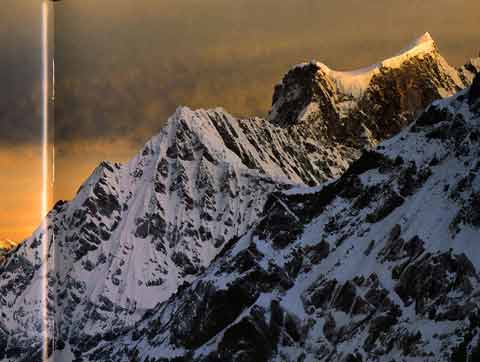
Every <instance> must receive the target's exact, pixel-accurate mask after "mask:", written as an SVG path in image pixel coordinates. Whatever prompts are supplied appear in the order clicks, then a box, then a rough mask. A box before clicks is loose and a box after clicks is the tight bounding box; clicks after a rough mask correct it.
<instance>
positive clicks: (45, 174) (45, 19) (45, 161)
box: [41, 0, 50, 362]
mask: <svg viewBox="0 0 480 362" xmlns="http://www.w3.org/2000/svg"><path fill="white" fill-rule="evenodd" d="M48 12H49V4H48V0H42V31H41V33H42V205H41V213H42V215H41V216H42V220H43V222H42V229H43V238H42V268H41V271H42V357H43V361H45V362H47V361H48V339H49V336H48V328H49V326H48V243H49V236H48V220H47V217H46V215H47V213H48V198H49V167H48V166H49V153H48V147H49V83H50V71H49V64H50V62H49V41H48V37H49V31H48V30H49V14H48Z"/></svg>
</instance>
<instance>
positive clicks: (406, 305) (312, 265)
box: [86, 75, 480, 362]
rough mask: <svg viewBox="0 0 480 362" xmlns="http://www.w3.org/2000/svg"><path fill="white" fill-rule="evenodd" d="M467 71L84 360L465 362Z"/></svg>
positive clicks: (473, 138) (475, 339) (471, 183)
mask: <svg viewBox="0 0 480 362" xmlns="http://www.w3.org/2000/svg"><path fill="white" fill-rule="evenodd" d="M479 143H480V75H479V76H477V78H476V80H475V81H474V85H473V86H472V87H471V88H470V89H469V90H467V91H462V92H459V93H458V94H457V95H456V96H454V97H451V98H448V99H445V100H442V101H437V102H434V103H433V104H432V105H431V106H430V107H428V109H427V110H426V111H425V112H424V113H422V114H421V115H420V117H419V118H418V119H417V120H416V122H415V123H413V125H411V126H409V127H408V128H407V129H406V130H404V131H402V132H401V133H400V134H398V135H397V136H395V137H393V138H392V139H390V140H387V141H385V142H383V143H381V144H380V145H379V146H378V147H377V148H376V149H375V150H371V151H366V152H365V153H364V154H363V155H362V157H361V158H360V159H359V160H357V161H355V162H354V163H353V164H352V165H351V166H350V168H349V169H348V170H347V171H346V172H345V173H344V174H343V175H342V176H341V177H340V178H339V179H337V180H336V181H333V182H330V183H327V184H324V185H323V186H321V187H316V188H304V191H303V192H302V190H301V188H296V189H295V190H294V191H287V192H276V193H274V194H272V195H271V197H270V198H269V201H268V202H267V204H266V207H265V210H264V217H263V218H262V219H261V220H259V222H258V223H257V224H256V226H255V227H254V228H252V229H251V230H250V231H249V232H247V233H246V234H245V235H244V236H243V237H241V238H240V239H234V240H232V241H231V242H229V243H228V244H227V245H226V246H225V248H224V249H223V250H222V252H221V253H220V254H219V255H218V256H217V258H216V259H215V260H214V261H213V263H212V264H211V265H210V266H209V267H208V269H207V270H206V271H205V273H203V274H202V276H200V277H199V278H197V279H196V280H194V281H193V282H192V283H191V284H190V285H188V286H185V287H183V288H182V289H181V290H179V291H178V292H177V293H176V294H175V295H173V296H172V297H171V298H170V299H169V300H168V301H166V302H164V303H160V304H159V305H158V306H157V307H156V308H155V309H154V310H153V311H150V312H149V313H147V314H146V315H145V316H144V317H143V319H142V320H141V321H140V322H139V323H137V324H136V325H135V327H133V328H132V329H131V330H130V331H129V332H127V333H126V334H125V335H123V336H121V337H119V338H117V339H115V340H114V341H112V342H109V341H106V342H105V341H102V342H100V343H98V345H97V346H96V348H94V349H93V350H92V351H90V352H89V353H87V354H86V360H88V361H97V362H103V361H110V360H115V361H118V362H121V361H132V360H134V361H149V362H152V361H209V362H211V361H348V362H359V361H378V362H388V361H408V362H410V361H412V362H413V361H423V362H434V361H435V362H439V361H440V362H442V361H445V362H447V361H476V360H478V358H479V356H480V339H479V337H480V295H479V293H478V287H479V283H480V274H479V270H480V249H479V248H478V245H477V244H478V241H479V240H480V213H479V210H480V173H479V170H480V147H479V146H480V144H479Z"/></svg>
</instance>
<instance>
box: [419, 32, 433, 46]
mask: <svg viewBox="0 0 480 362" xmlns="http://www.w3.org/2000/svg"><path fill="white" fill-rule="evenodd" d="M433 41H434V40H433V38H432V36H431V35H430V33H429V32H428V31H427V32H426V33H424V34H423V35H422V36H420V37H418V38H417V39H416V40H415V44H417V45H418V44H422V43H427V42H433Z"/></svg>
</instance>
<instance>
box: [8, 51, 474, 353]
mask: <svg viewBox="0 0 480 362" xmlns="http://www.w3.org/2000/svg"><path fill="white" fill-rule="evenodd" d="M421 54H423V53H419V54H416V55H415V56H412V57H411V58H407V59H410V60H412V59H414V60H415V61H414V62H413V63H412V64H411V65H409V66H408V67H407V68H408V72H405V69H406V68H405V67H406V66H405V65H404V64H403V63H402V64H400V65H399V66H398V68H395V69H397V70H398V72H397V73H392V74H390V73H389V74H390V75H389V77H390V78H389V79H390V81H396V77H401V79H403V81H407V80H408V81H409V82H415V84H416V86H415V87H407V88H405V89H404V88H395V87H394V88H392V89H390V88H388V89H390V90H389V91H388V92H385V89H387V88H385V87H386V86H384V88H382V89H383V91H382V92H383V93H382V97H381V100H382V101H381V102H380V101H379V102H378V104H376V106H375V107H373V108H371V109H369V108H365V110H364V112H363V113H358V112H357V113H356V115H357V116H358V117H360V115H361V116H362V117H363V116H365V117H366V118H365V119H366V120H368V122H370V123H368V122H367V121H365V122H364V119H363V118H362V119H361V120H359V121H358V122H360V123H356V126H355V127H356V128H358V129H362V130H364V132H363V131H362V133H361V134H360V133H358V134H357V133H352V134H350V135H349V136H348V137H346V136H345V131H344V129H345V127H344V126H343V125H344V124H346V123H345V122H344V120H343V118H342V119H340V118H336V119H337V121H338V123H337V124H336V126H335V127H333V128H328V132H324V130H325V128H324V127H323V126H322V124H321V119H315V120H314V121H312V122H301V123H293V124H286V123H285V122H279V118H276V119H275V120H272V122H269V121H268V120H263V119H260V118H252V119H237V118H235V117H232V116H231V115H229V114H228V113H227V112H225V111H224V110H222V109H215V110H208V111H205V110H198V111H192V110H190V109H188V108H185V107H183V108H179V109H178V110H177V112H176V113H175V114H174V115H173V116H172V117H171V118H170V119H169V121H168V123H167V125H166V126H165V127H164V128H163V129H162V131H161V132H160V133H159V134H158V135H157V136H155V137H153V138H152V139H151V140H150V141H149V142H148V143H147V144H146V145H145V147H144V148H143V149H142V150H141V151H140V153H139V154H138V155H137V156H136V157H134V158H133V159H132V160H131V161H130V162H128V163H126V164H123V165H121V164H112V163H108V162H104V163H102V164H101V165H100V166H99V167H98V168H97V169H96V170H95V171H94V172H93V174H92V175H91V176H90V178H89V179H88V180H87V181H86V182H85V183H84V184H83V185H82V186H81V188H80V190H79V192H78V194H77V195H76V197H75V198H74V199H73V200H71V201H68V202H59V203H58V204H57V205H56V206H55V208H54V209H53V210H52V211H51V213H50V214H49V217H48V221H49V222H48V224H49V231H50V232H49V237H50V240H49V242H50V244H49V245H50V257H49V265H50V267H51V268H52V270H51V272H50V275H49V287H50V291H49V296H50V305H49V306H50V314H51V318H52V319H56V323H55V328H56V332H55V343H56V344H57V347H58V350H59V351H62V352H59V353H62V355H61V356H60V357H58V356H57V357H58V359H59V360H65V361H69V360H70V359H72V358H71V356H72V355H71V354H70V353H71V352H73V353H74V354H75V355H76V356H80V355H82V353H84V352H85V351H88V350H90V349H91V348H93V346H95V345H96V344H97V343H98V342H99V341H100V340H102V339H103V340H111V339H113V338H114V337H115V336H118V335H121V334H123V333H125V331H126V330H128V329H129V328H130V327H131V326H132V325H133V324H134V323H136V322H137V321H138V320H139V319H140V318H141V317H142V316H143V314H144V313H145V312H146V311H149V310H151V308H153V307H154V306H156V305H157V303H160V302H162V301H165V300H167V299H168V298H169V297H170V296H171V294H172V293H174V292H175V291H176V290H177V289H178V287H179V286H181V285H182V284H183V283H184V282H191V281H193V280H194V279H195V278H196V277H198V276H199V275H202V274H203V272H204V270H205V269H206V268H208V266H209V265H210V262H211V260H212V259H213V258H215V257H216V255H217V254H218V253H219V251H220V250H222V248H223V247H224V246H225V244H226V243H228V242H229V241H231V240H236V239H237V238H239V237H240V236H241V235H243V234H244V233H245V232H247V231H248V230H250V229H251V227H252V225H254V224H255V222H256V221H257V220H258V218H259V214H260V213H261V212H262V210H263V209H264V204H265V202H266V200H267V199H268V195H269V194H270V193H271V192H274V191H281V190H282V189H285V188H287V187H288V188H290V187H292V186H302V185H303V186H305V185H306V184H308V185H318V184H320V183H321V182H324V181H328V180H332V179H334V178H336V177H339V176H340V175H342V173H343V172H344V171H345V169H346V168H347V167H348V165H349V164H351V162H352V161H353V160H355V159H357V158H358V157H359V156H360V153H361V148H362V147H365V146H371V145H374V144H376V142H377V141H379V140H382V139H384V138H386V137H389V136H390V135H392V134H393V133H395V132H396V131H397V130H399V127H397V128H392V127H391V126H390V125H391V124H395V122H396V121H395V120H396V119H397V118H396V115H397V112H403V111H402V110H404V109H406V108H404V103H403V102H398V99H399V98H402V94H403V93H402V92H406V93H405V94H406V95H407V96H406V97H407V98H409V97H411V98H415V97H419V98H421V99H422V101H421V102H420V103H418V105H419V106H421V107H423V106H425V105H426V102H427V101H428V100H429V99H431V98H436V97H441V96H442V95H444V94H449V93H448V92H446V93H442V92H440V90H438V89H437V91H435V92H432V93H428V96H426V95H425V94H424V89H425V88H426V89H431V87H432V84H434V85H435V84H436V85H439V84H443V83H442V82H444V81H445V82H446V81H448V79H449V78H446V76H445V74H444V73H438V72H437V71H436V70H431V71H430V70H429V71H427V70H428V69H429V67H433V68H432V69H436V68H435V67H437V63H436V62H424V59H427V58H428V57H424V56H423V55H421ZM405 64H410V63H408V62H407V63H405ZM471 64H474V63H471ZM295 69H297V68H295ZM300 69H303V67H301V68H300ZM462 69H463V70H462V71H461V72H460V73H461V74H462V78H461V79H464V81H465V83H469V82H470V81H471V78H472V77H471V74H472V72H474V71H475V66H474V65H472V66H466V67H464V68H462ZM291 72H295V70H292V71H291ZM291 72H289V73H288V74H287V75H286V78H285V79H290V78H289V77H290V76H289V74H291ZM460 73H459V74H460ZM421 74H423V75H422V76H420V75H421ZM303 76H304V78H302V79H301V81H299V80H298V79H297V80H296V82H297V83H296V84H297V86H298V87H300V89H302V90H301V92H304V91H305V92H307V91H308V89H309V87H310V86H311V85H312V84H314V83H315V82H317V81H318V79H319V74H317V73H315V74H310V73H304V74H303ZM309 77H311V78H309ZM285 79H284V82H283V83H284V84H287V83H288V81H287V80H285ZM372 79H373V78H372ZM432 79H433V80H432ZM324 81H327V78H325V79H324ZM370 83H371V82H370ZM456 87H457V86H456ZM458 87H460V85H458ZM369 89H370V88H369ZM371 89H374V88H371ZM442 89H443V88H442ZM452 89H453V88H452ZM452 89H451V90H450V91H452V92H453V90H452ZM450 91H449V92H450ZM276 93H277V92H276ZM404 96H405V95H404ZM362 99H363V98H362ZM274 101H275V97H274ZM330 101H331V102H332V104H339V105H341V104H343V103H342V102H343V100H339V99H337V98H335V97H332V98H331V99H330ZM407 103H408V102H407ZM289 107H290V109H291V111H292V112H297V111H299V110H300V111H301V110H302V109H303V108H302V104H301V103H298V104H297V103H291V104H290V106H289ZM336 107H337V106H336ZM339 107H340V106H339ZM321 109H322V110H323V109H324V110H326V112H327V111H328V109H329V108H328V107H326V106H325V107H324V105H322V106H321ZM337 110H338V109H337ZM413 113H414V112H413V111H412V112H410V113H409V114H408V115H405V116H402V117H403V118H402V122H407V120H408V119H410V118H409V117H410V116H412V115H413ZM352 114H353V113H352ZM378 115H384V116H382V117H383V118H379V117H377V116H378ZM278 117H280V116H278ZM352 117H353V116H352ZM332 119H333V118H332ZM351 119H352V120H354V119H355V120H356V119H357V118H351ZM285 120H288V119H287V118H285ZM352 122H354V121H352ZM355 122H356V121H355ZM362 122H363V123H362ZM352 124H353V123H352ZM401 124H403V123H401ZM367 125H368V127H370V128H367ZM372 125H374V127H373V126H372ZM357 126H358V127H357ZM352 127H353V126H352ZM281 220H282V219H279V220H278V222H280V223H281ZM43 232H44V231H43V230H42V228H39V229H38V230H37V231H36V232H35V233H34V235H32V237H30V238H29V239H27V240H26V241H25V242H24V243H22V244H21V245H20V246H19V247H18V248H16V249H14V250H12V251H10V252H9V253H8V254H7V255H6V257H5V261H4V262H3V263H2V264H1V266H0V276H1V277H0V313H2V321H1V322H0V346H4V348H0V360H2V358H3V359H5V361H17V360H18V358H19V357H18V356H26V358H27V360H28V361H30V360H31V358H32V353H33V352H35V351H36V350H37V347H38V345H37V344H36V343H37V342H38V341H40V338H39V331H40V325H41V324H40V320H39V316H40V315H41V313H40V310H39V309H40V306H41V299H40V298H41V287H42V281H41V279H40V277H39V267H40V253H41V243H40V239H41V237H42V235H43ZM53 269H54V270H53ZM51 325H53V323H51ZM1 351H3V352H1ZM2 353H3V354H2ZM68 356H70V357H68ZM29 358H30V359H29Z"/></svg>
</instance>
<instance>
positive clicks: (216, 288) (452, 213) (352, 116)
mask: <svg viewBox="0 0 480 362" xmlns="http://www.w3.org/2000/svg"><path fill="white" fill-rule="evenodd" d="M479 69H480V61H479V60H478V59H476V60H472V61H470V62H469V63H468V64H467V65H466V66H464V67H462V68H460V69H455V68H453V67H451V66H450V65H448V63H447V62H446V61H445V59H444V58H442V57H441V55H440V54H439V53H438V50H437V47H436V45H435V43H434V42H433V40H432V39H431V38H430V36H429V35H428V34H426V35H424V36H422V37H421V38H420V39H418V40H417V41H415V42H414V43H413V44H412V45H411V46H410V47H408V48H407V49H405V50H404V51H402V52H401V53H400V54H398V55H397V56H395V57H393V58H390V59H387V60H384V61H382V62H381V63H379V64H378V65H375V66H372V67H369V68H366V69H363V70H358V71H353V72H337V71H333V70H331V69H329V68H328V67H326V66H325V65H323V64H321V63H317V62H311V63H307V64H301V65H298V66H296V67H294V68H293V69H291V70H290V71H289V72H288V73H287V74H286V75H285V77H284V79H283V80H282V82H281V83H279V84H278V85H277V86H276V88H275V92H274V97H273V104H272V110H271V112H270V113H269V117H268V119H260V118H251V119H237V118H235V117H233V116H231V115H229V114H228V113H227V112H226V111H224V110H222V109H214V110H197V111H192V110H190V109H188V108H185V107H182V108H179V109H178V110H177V111H176V113H175V114H174V115H173V116H172V117H171V118H170V119H169V120H168V122H167V125H166V126H165V127H164V128H163V129H162V130H161V131H160V133H159V134H158V135H156V136H154V137H153V138H152V139H151V140H150V141H148V142H147V144H146V145H145V146H144V147H143V149H142V150H141V151H140V152H139V154H138V155H137V156H135V157H134V158H133V159H132V160H131V161H129V162H128V163H126V164H112V163H109V162H103V163H102V164H101V165H100V166H99V167H98V168H97V169H96V170H95V171H94V172H93V174H92V175H91V176H90V177H89V179H88V180H87V181H86V182H85V183H84V184H83V185H82V186H81V187H80V189H79V191H78V193H77V195H76V196H75V198H74V199H73V200H71V201H68V202H59V203H57V205H56V206H55V208H54V209H53V210H52V211H51V212H50V213H49V215H48V228H49V233H48V235H49V238H50V257H51V260H50V264H49V265H50V267H51V270H50V273H49V287H50V288H51V289H50V293H49V298H50V299H49V312H50V318H51V320H52V323H51V325H52V326H53V325H54V339H53V338H52V345H54V346H55V352H54V353H53V355H52V358H53V357H55V360H57V361H76V362H79V361H105V362H106V361H149V362H152V361H169V360H172V361H173V360H175V356H176V357H178V360H181V361H192V360H198V361H257V360H258V361H268V360H278V361H297V360H299V359H300V360H304V361H307V360H311V361H314V360H315V361H316V360H325V361H330V360H339V361H340V360H342V359H345V360H346V361H357V360H358V361H367V360H370V359H371V358H374V357H375V358H377V357H378V361H384V360H385V361H390V360H392V358H393V359H394V360H395V358H397V357H398V358H403V357H401V356H408V358H410V356H412V357H411V358H412V361H414V360H415V359H413V358H417V360H418V358H420V359H421V360H422V361H423V360H429V358H430V360H431V361H438V360H442V358H443V360H445V361H449V359H448V358H450V357H449V356H451V353H450V352H451V351H450V350H451V349H452V348H453V347H455V346H456V347H458V348H457V349H456V351H458V352H455V353H459V354H461V353H470V349H471V348H470V346H472V343H475V340H476V338H477V337H476V335H475V329H472V328H470V329H468V328H467V326H472V325H473V324H472V323H476V322H474V321H472V322H471V323H470V322H468V323H467V321H468V320H470V319H469V318H473V316H474V315H475V311H476V308H477V304H476V300H475V299H474V294H472V291H473V290H474V289H475V287H476V280H477V279H476V278H477V272H476V270H477V261H476V260H475V259H471V256H472V255H473V256H475V255H476V254H475V253H476V251H475V249H474V246H473V244H472V243H471V242H470V241H471V240H473V239H475V237H477V239H478V235H479V234H478V230H477V229H476V227H477V226H478V224H477V223H479V222H478V220H477V219H478V215H476V214H475V212H474V211H471V210H472V208H473V210H475V208H474V207H473V206H475V203H476V202H477V201H478V200H477V197H476V196H475V195H476V193H475V192H477V191H478V190H477V188H478V187H479V184H478V180H477V179H476V172H477V170H478V166H476V160H477V159H478V154H477V153H478V145H477V147H476V148H475V142H477V140H476V138H475V137H478V136H479V135H480V134H479V133H478V130H477V129H476V127H477V124H476V122H477V121H478V113H476V112H477V111H476V107H477V104H478V103H476V98H477V95H476V94H478V90H477V91H475V89H476V88H478V87H472V88H471V89H470V90H465V91H462V89H464V88H465V87H468V86H470V84H471V82H472V80H473V78H474V75H475V74H476V73H477V72H478V70H479ZM477 83H478V81H477ZM457 92H460V93H457ZM454 94H457V95H456V96H455V97H454V98H449V99H448V100H445V101H441V102H437V103H434V105H432V106H430V107H428V108H427V111H425V112H424V113H422V112H423V111H424V109H425V108H426V107H427V106H428V105H429V104H430V103H431V102H432V101H434V100H436V99H441V98H444V97H448V96H452V95H454ZM420 114H421V116H420V118H418V120H417V121H416V123H415V124H414V125H413V126H408V125H409V124H410V123H411V122H412V121H413V120H414V119H415V118H416V117H417V116H418V115H420ZM407 126H408V128H407V129H406V130H405V131H402V133H401V134H400V135H398V136H395V137H394V138H392V139H390V140H389V141H386V142H384V143H382V144H381V145H379V146H378V147H377V148H376V149H374V150H373V148H374V147H375V146H377V144H378V143H379V142H382V141H383V140H385V139H388V138H390V137H392V136H394V135H395V134H397V133H398V132H400V131H401V130H402V129H403V128H405V127H407ZM362 150H369V151H368V152H367V151H366V153H364V154H363V156H361V155H362ZM356 160H357V161H356ZM354 161H355V162H354ZM352 162H354V163H353V165H352ZM350 165H352V166H350ZM463 178H465V180H463ZM472 205H473V206H472ZM443 209H446V210H448V211H445V212H441V211H440V210H443ZM437 210H438V212H437ZM44 232H45V230H42V229H41V228H39V229H38V230H37V231H36V232H35V233H34V234H33V235H32V237H30V238H29V239H27V240H25V241H24V242H23V243H22V244H21V245H19V246H18V247H16V248H15V249H13V250H11V251H9V252H8V253H7V254H6V255H5V256H4V261H3V262H2V264H1V270H0V275H1V278H0V291H1V293H0V311H1V313H2V320H1V321H0V360H2V361H5V362H7V361H8V362H13V361H19V360H22V358H23V359H24V360H25V361H31V360H32V358H35V357H32V356H35V355H36V353H38V349H39V346H40V342H41V338H40V335H39V334H40V330H41V321H40V315H41V314H40V306H41V289H40V288H41V285H42V284H41V282H42V281H41V278H40V275H39V268H40V263H41V256H40V253H41V245H40V244H41V243H40V240H41V238H42V235H43V234H44ZM472 238H473V239H472ZM450 249H451V250H450ZM428 283H430V284H428ZM469 298H470V299H469ZM470 300H472V301H473V304H469V303H470ZM467 302H468V303H467ZM452 308H454V309H453V311H452ZM455 308H457V309H455ZM53 321H55V323H53ZM52 328H53V327H52ZM462 328H463V329H462ZM458 329H461V330H462V331H463V332H462V333H457V335H456V337H455V336H454V333H453V332H452V331H454V330H458ZM434 334H437V336H434ZM52 337H53V336H52ZM455 338H456V339H455ZM462 338H463V339H462ZM462 343H463V344H462ZM462 348H463V349H462ZM452 353H453V352H452ZM396 356H397V357H396ZM405 358H407V357H405Z"/></svg>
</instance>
